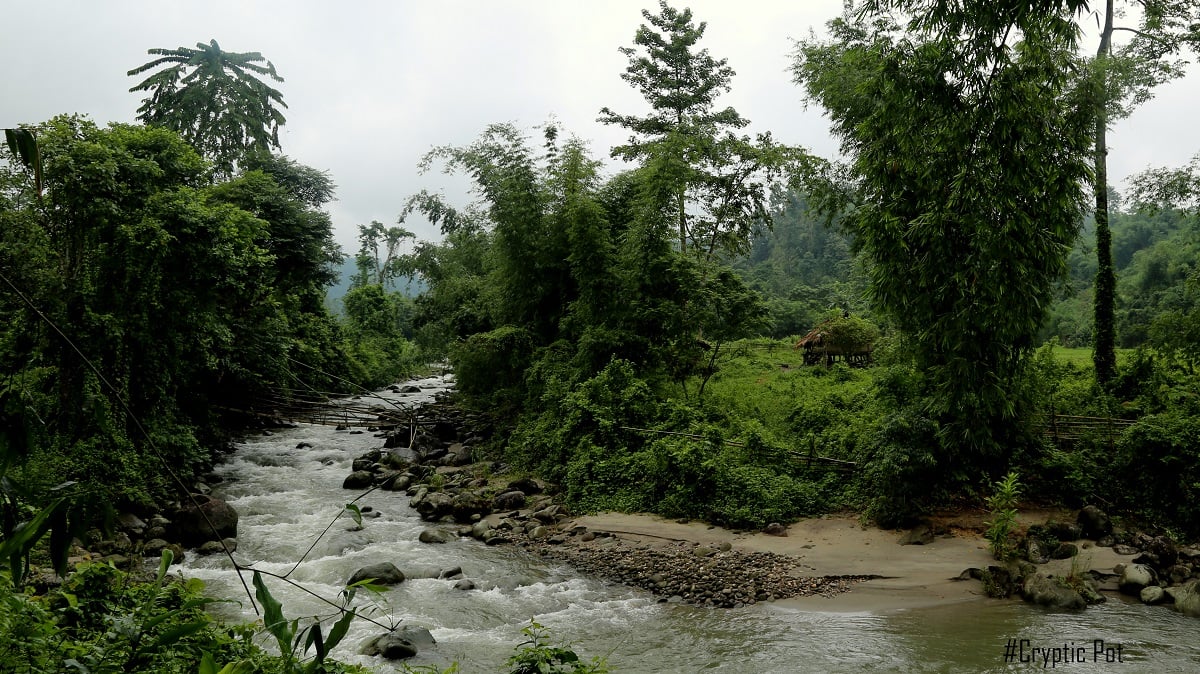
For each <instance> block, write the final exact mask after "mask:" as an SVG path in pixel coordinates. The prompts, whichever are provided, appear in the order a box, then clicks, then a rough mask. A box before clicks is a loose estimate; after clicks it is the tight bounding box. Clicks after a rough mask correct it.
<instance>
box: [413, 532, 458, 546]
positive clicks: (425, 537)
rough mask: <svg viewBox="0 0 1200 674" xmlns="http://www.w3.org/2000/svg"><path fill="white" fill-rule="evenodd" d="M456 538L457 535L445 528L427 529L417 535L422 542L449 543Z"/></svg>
mask: <svg viewBox="0 0 1200 674" xmlns="http://www.w3.org/2000/svg"><path fill="white" fill-rule="evenodd" d="M455 538H457V536H455V535H454V534H453V533H451V532H449V531H446V530H445V529H425V530H424V531H422V532H421V535H420V536H417V540H419V541H421V542H422V543H449V542H450V541H452V540H454V539H455Z"/></svg>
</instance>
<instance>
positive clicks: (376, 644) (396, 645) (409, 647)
mask: <svg viewBox="0 0 1200 674" xmlns="http://www.w3.org/2000/svg"><path fill="white" fill-rule="evenodd" d="M359 653H361V654H363V655H382V656H383V657H385V658H387V659H388V660H404V659H406V658H411V657H413V656H414V655H416V654H417V645H416V644H414V643H413V642H411V641H409V640H408V639H405V638H404V637H401V636H400V635H398V634H396V633H395V632H388V633H387V634H381V635H379V636H377V637H375V638H374V639H371V640H370V641H368V642H367V643H365V644H363V647H362V649H361V650H360V651H359Z"/></svg>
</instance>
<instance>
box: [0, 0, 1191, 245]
mask: <svg viewBox="0 0 1200 674" xmlns="http://www.w3.org/2000/svg"><path fill="white" fill-rule="evenodd" d="M675 4H676V6H680V7H682V6H689V7H691V8H692V10H693V12H694V14H695V17H696V19H697V20H699V21H706V22H707V23H708V30H707V33H706V34H705V37H704V40H703V41H702V45H703V46H705V47H707V48H708V49H709V51H710V53H711V54H712V55H713V56H715V57H718V58H728V60H729V65H730V66H732V67H733V69H734V70H735V71H737V76H736V77H734V79H733V91H732V92H731V93H729V94H727V95H725V96H724V97H722V98H721V99H720V100H719V101H718V103H719V104H720V105H732V106H734V107H735V108H737V110H738V112H740V113H741V114H742V116H744V117H747V118H749V119H750V120H751V121H752V123H753V124H752V126H751V127H750V129H749V131H751V132H761V131H768V130H769V131H771V132H772V134H773V135H774V136H775V137H776V139H777V140H779V141H782V142H786V143H791V144H798V145H802V146H805V147H807V148H809V149H810V150H811V151H813V152H815V153H817V154H821V155H823V156H833V155H834V153H836V150H837V143H836V142H835V141H834V140H833V139H832V138H830V136H829V131H828V124H827V122H826V121H825V119H824V118H823V117H822V115H821V113H820V110H819V108H816V107H814V108H812V109H808V110H806V109H805V107H804V102H803V92H802V90H801V89H800V88H799V87H797V86H795V85H794V84H792V82H791V76H790V74H789V72H788V66H789V63H790V58H789V53H790V52H791V50H792V42H791V40H792V39H793V38H805V37H806V36H808V34H809V31H810V29H812V30H816V31H817V32H818V33H819V32H821V31H822V30H823V28H824V24H825V22H826V21H828V20H829V19H831V18H834V17H835V16H837V15H838V14H840V12H841V7H842V2H841V0H773V1H755V0H746V1H745V2H737V3H735V2H729V1H728V0H692V1H691V2H683V1H682V0H681V1H680V2H677V3H675ZM5 5H6V6H5V8H4V12H3V14H2V16H3V19H2V20H0V22H2V25H3V36H2V37H0V63H4V64H5V68H4V77H3V85H2V88H0V91H2V92H3V93H2V94H0V127H11V126H15V125H17V124H21V123H37V122H40V121H44V120H46V119H48V118H50V117H52V116H53V115H55V114H58V113H68V112H77V113H83V114H87V115H89V116H90V117H91V118H92V119H94V120H95V121H97V122H100V123H107V122H110V121H121V122H133V121H135V120H134V116H135V114H136V110H137V108H138V106H139V104H140V99H141V98H142V94H140V93H137V94H135V93H129V91H128V90H129V88H130V87H131V86H133V85H134V84H136V83H137V82H138V81H140V79H135V78H132V77H128V76H127V75H126V72H127V71H128V70H130V69H131V68H134V67H136V66H138V65H141V64H142V63H145V62H146V61H148V60H150V58H151V57H150V56H149V55H147V53H146V50H147V49H149V48H151V47H166V48H174V47H181V46H186V47H193V46H195V44H196V43H197V42H208V41H209V40H210V39H216V40H217V41H218V42H219V43H220V45H221V48H222V49H224V50H226V51H259V52H262V54H263V55H264V56H266V57H267V58H268V59H270V60H271V61H272V62H273V63H274V64H275V67H276V68H277V70H278V71H279V73H280V74H281V75H282V76H283V77H284V79H285V82H284V83H282V84H279V85H275V86H277V87H278V88H279V89H280V90H281V91H282V92H283V95H284V100H285V101H286V102H287V104H288V110H286V111H285V114H286V115H287V119H288V122H287V125H286V126H285V127H283V129H282V130H281V135H280V141H281V143H282V145H283V151H284V152H285V153H286V154H287V155H289V156H291V157H292V158H293V159H295V160H297V161H299V162H301V163H303V164H307V165H309V166H313V167H315V168H318V169H322V170H326V171H328V172H329V174H330V176H331V177H332V178H333V180H334V182H336V183H337V185H338V190H337V198H338V201H337V202H335V203H333V204H331V205H330V211H331V213H332V215H333V219H334V224H335V232H336V237H337V239H338V241H339V243H341V244H342V246H343V247H344V248H345V249H346V251H347V252H353V251H354V250H355V249H357V242H356V239H355V237H356V235H357V231H358V230H357V228H356V225H358V224H365V223H367V222H370V221H371V220H379V221H381V222H384V223H385V224H391V223H394V222H395V220H396V216H397V214H398V213H399V211H400V208H401V206H402V204H403V202H404V200H405V198H406V197H407V196H408V195H410V194H412V193H414V192H416V191H417V190H419V189H422V188H428V189H432V190H435V191H436V190H439V189H440V190H444V191H445V192H446V193H447V194H448V195H450V196H451V197H454V198H456V199H457V198H460V195H462V194H463V190H464V189H465V187H466V183H465V181H462V180H457V181H456V180H453V179H449V178H447V177H445V176H443V175H441V174H433V175H425V176H421V175H419V174H418V171H417V162H418V160H419V159H420V157H421V156H422V155H423V154H424V153H425V152H426V151H428V150H429V149H430V148H431V147H433V146H435V145H446V144H454V145H457V144H465V143H469V142H470V141H471V140H473V139H474V138H475V137H476V136H477V135H478V134H479V132H480V131H481V130H482V129H483V128H484V127H485V126H486V125H488V124H490V123H494V122H514V123H516V124H518V125H520V126H522V127H525V128H528V129H530V131H531V133H536V132H535V131H533V127H535V126H537V125H539V124H541V123H543V122H545V121H546V120H547V119H548V118H549V117H550V116H552V115H553V116H554V117H555V118H557V120H558V121H559V122H560V123H561V124H562V126H563V127H564V129H565V130H566V131H567V132H569V133H573V134H575V135H577V136H579V137H581V138H583V139H585V140H587V141H589V142H590V144H591V148H592V151H593V154H594V155H595V156H596V157H601V158H607V156H608V150H609V148H611V147H612V146H613V145H615V144H619V143H621V142H623V141H624V140H625V135H624V134H623V133H622V132H621V130H619V129H615V128H612V127H605V126H602V125H600V124H597V123H596V121H595V120H596V117H597V114H598V112H599V110H600V108H602V107H604V106H609V107H611V108H612V109H613V110H615V111H617V112H619V113H633V114H643V113H644V112H645V111H646V106H645V103H644V102H643V100H642V99H641V97H640V96H639V95H638V94H637V93H636V92H635V91H633V89H632V88H630V87H629V86H628V85H627V84H626V83H625V82H624V81H623V80H622V79H621V77H620V75H621V73H622V72H624V69H625V66H626V59H625V57H624V56H623V55H622V54H620V53H619V52H618V51H617V49H618V47H622V46H630V45H632V43H633V35H634V32H635V31H636V30H637V27H638V25H639V24H641V23H642V21H643V19H642V16H641V13H640V11H641V9H642V8H643V7H647V8H652V9H657V3H656V2H654V1H653V0H603V1H599V0H596V1H592V2H586V1H584V0H486V1H484V0H471V1H466V0H358V1H355V2H338V3H334V2H327V1H326V2H320V1H317V0H286V1H285V0H278V1H274V2H260V1H255V2H250V1H247V0H240V1H223V0H206V1H204V2H174V1H169V0H106V1H103V2H100V1H96V0H76V1H70V2H69V1H64V0H38V1H37V2H33V1H26V2H16V1H15V0H14V1H13V2H6V3H5ZM1192 72H1193V74H1192V75H1191V76H1190V77H1189V78H1188V79H1185V80H1181V81H1176V82H1174V83H1171V84H1168V85H1166V86H1163V87H1160V88H1159V89H1158V90H1157V97H1156V99H1155V100H1154V101H1152V102H1150V103H1149V104H1147V105H1145V106H1143V107H1142V108H1141V109H1139V110H1138V111H1137V112H1136V113H1135V114H1134V115H1133V116H1132V117H1131V118H1129V119H1128V120H1125V121H1122V122H1120V123H1118V124H1117V125H1116V127H1115V129H1114V132H1113V133H1112V134H1111V135H1110V143H1111V148H1112V152H1111V155H1110V169H1109V170H1110V182H1113V183H1114V184H1116V185H1117V186H1118V187H1120V186H1121V184H1122V182H1123V181H1124V179H1125V178H1126V177H1127V176H1129V175H1130V174H1132V173H1136V172H1138V171H1140V170H1142V169H1145V168H1148V167H1150V166H1179V165H1182V164H1184V163H1186V162H1187V161H1188V160H1189V159H1190V158H1191V157H1192V156H1193V155H1195V154H1196V153H1197V152H1200V127H1198V125H1197V124H1196V123H1195V121H1194V120H1195V119H1196V112H1195V111H1196V110H1197V109H1200V75H1197V74H1196V69H1195V68H1193V69H1192ZM463 198H465V197H463ZM408 226H409V228H410V229H413V230H414V231H416V232H417V233H418V235H419V236H420V237H421V238H436V236H437V233H436V232H435V231H434V230H433V229H432V228H429V227H427V226H422V224H420V223H409V224H408Z"/></svg>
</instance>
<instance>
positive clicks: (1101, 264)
mask: <svg viewBox="0 0 1200 674" xmlns="http://www.w3.org/2000/svg"><path fill="white" fill-rule="evenodd" d="M1112 32H1113V0H1107V3H1106V10H1105V16H1104V32H1103V33H1101V36H1100V48H1099V49H1098V50H1097V52H1096V65H1097V77H1099V78H1100V82H1099V87H1098V90H1099V91H1098V95H1097V100H1096V182H1095V191H1096V211H1095V217H1096V287H1095V326H1094V330H1095V342H1094V345H1093V351H1092V362H1093V363H1094V364H1095V368H1096V382H1097V383H1099V384H1100V385H1101V386H1106V385H1107V384H1108V383H1109V382H1110V381H1112V378H1113V376H1114V375H1115V374H1116V365H1117V362H1116V361H1117V357H1116V351H1115V343H1116V338H1115V330H1114V328H1113V313H1114V309H1113V303H1114V295H1115V290H1116V285H1117V279H1116V274H1115V272H1114V271H1113V263H1112V233H1111V232H1110V231H1109V228H1108V98H1109V91H1108V80H1107V75H1106V74H1105V72H1104V69H1105V66H1106V65H1107V61H1108V57H1109V52H1110V51H1111V48H1112Z"/></svg>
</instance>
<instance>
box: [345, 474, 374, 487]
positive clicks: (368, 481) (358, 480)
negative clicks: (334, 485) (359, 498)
mask: <svg viewBox="0 0 1200 674" xmlns="http://www.w3.org/2000/svg"><path fill="white" fill-rule="evenodd" d="M374 483H375V473H372V472H371V471H369V470H356V471H354V472H353V473H350V474H349V475H347V476H346V479H345V480H343V481H342V489H366V488H367V487H370V486H371V485H372V484H374Z"/></svg>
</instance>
